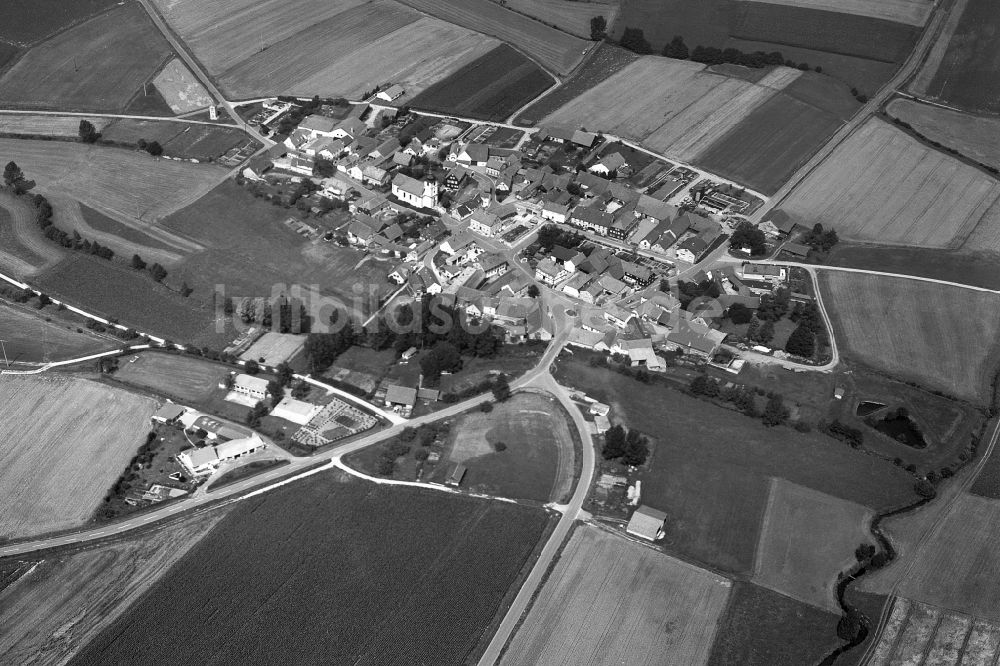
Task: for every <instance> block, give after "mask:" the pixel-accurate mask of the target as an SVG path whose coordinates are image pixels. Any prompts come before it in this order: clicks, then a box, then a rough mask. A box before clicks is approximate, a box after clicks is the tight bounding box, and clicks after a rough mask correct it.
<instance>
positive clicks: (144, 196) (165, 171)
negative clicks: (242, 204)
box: [0, 139, 228, 224]
mask: <svg viewBox="0 0 1000 666" xmlns="http://www.w3.org/2000/svg"><path fill="white" fill-rule="evenodd" d="M0 160H3V161H4V163H6V162H7V161H8V160H13V161H15V162H17V165H18V166H19V167H21V169H22V170H23V171H24V175H25V177H27V178H28V179H30V180H33V181H35V182H36V183H37V184H38V191H40V192H41V193H42V194H46V195H47V194H49V193H50V192H60V193H62V194H65V195H67V196H70V197H72V198H74V199H76V200H77V201H79V202H80V203H83V204H86V205H87V206H90V207H91V208H93V209H95V210H98V211H100V212H102V213H105V214H107V215H109V216H110V217H113V218H116V219H125V220H136V221H138V222H140V223H142V224H149V223H152V222H155V221H156V220H158V219H159V218H161V217H164V216H166V215H169V214H170V213H172V212H174V211H175V210H178V209H180V208H183V207H184V206H187V205H188V204H189V203H191V202H193V201H195V200H197V199H198V198H199V197H201V195H203V194H204V193H206V192H208V191H209V190H211V189H212V188H213V187H214V186H215V185H217V184H218V183H219V182H221V181H222V180H223V179H224V178H225V177H226V174H227V173H228V171H227V170H226V169H224V168H223V167H220V166H214V165H209V164H190V163H187V162H176V161H173V160H164V159H157V158H155V157H152V156H150V155H148V154H147V153H145V152H139V151H134V150H125V149H121V148H108V147H103V146H101V147H98V146H88V145H86V144H82V143H67V142H64V141H27V140H21V139H0Z"/></svg>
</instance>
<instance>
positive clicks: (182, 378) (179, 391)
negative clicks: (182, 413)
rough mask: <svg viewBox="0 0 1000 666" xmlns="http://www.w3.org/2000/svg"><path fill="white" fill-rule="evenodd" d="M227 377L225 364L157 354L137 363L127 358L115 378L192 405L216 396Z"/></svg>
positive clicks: (141, 355)
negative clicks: (186, 401)
mask: <svg viewBox="0 0 1000 666" xmlns="http://www.w3.org/2000/svg"><path fill="white" fill-rule="evenodd" d="M128 358H129V359H130V358H133V357H128ZM227 376H229V368H228V367H226V366H224V365H219V364H217V363H210V362H209V361H204V360H202V359H200V358H194V357H191V356H182V355H180V354H160V353H157V352H146V353H143V354H138V355H137V359H136V360H135V361H131V360H128V359H126V358H123V359H122V361H121V363H120V365H119V367H118V371H117V372H115V374H114V375H113V377H114V378H115V379H116V380H118V381H120V382H124V383H126V384H132V385H134V386H141V387H143V388H147V389H150V390H152V391H155V392H157V393H162V394H164V395H166V396H171V397H175V398H179V399H182V400H189V401H191V402H200V401H203V400H207V399H208V398H210V397H212V395H213V394H214V393H215V392H216V391H218V390H219V383H220V382H222V381H223V380H225V378H226V377H227Z"/></svg>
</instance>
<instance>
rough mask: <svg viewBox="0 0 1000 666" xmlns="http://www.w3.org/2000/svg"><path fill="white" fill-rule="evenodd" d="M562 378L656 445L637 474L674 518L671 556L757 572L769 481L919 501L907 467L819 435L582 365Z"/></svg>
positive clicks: (858, 498)
mask: <svg viewBox="0 0 1000 666" xmlns="http://www.w3.org/2000/svg"><path fill="white" fill-rule="evenodd" d="M557 378H558V379H559V380H560V383H562V384H564V385H567V386H572V387H574V388H580V389H582V390H584V391H586V392H587V393H588V394H589V395H591V396H592V397H594V398H597V399H598V400H601V401H602V402H605V403H607V404H610V405H611V407H612V418H613V419H615V420H620V421H622V422H624V423H625V424H626V425H627V426H628V427H630V428H637V429H639V430H640V431H642V432H643V433H645V434H647V435H649V436H650V437H652V438H653V439H654V448H653V452H652V456H651V459H650V461H649V462H647V465H646V467H645V468H644V469H643V470H641V472H640V473H639V474H638V478H640V479H641V480H642V494H643V500H642V501H643V503H644V504H648V505H650V506H652V507H654V508H658V509H661V510H664V511H666V512H667V513H668V518H667V537H666V548H667V550H669V551H671V552H676V553H679V554H681V555H683V556H686V557H690V558H694V559H696V560H698V561H700V562H704V563H706V564H709V565H712V566H716V567H719V568H721V569H724V570H726V571H732V572H736V573H748V572H749V571H750V570H751V569H752V567H753V562H754V554H755V548H756V544H757V535H758V532H759V530H760V526H761V520H762V518H763V515H764V510H765V507H766V502H767V496H768V483H769V477H772V476H776V477H780V478H783V479H787V480H789V481H791V482H793V483H796V484H798V485H801V486H806V487H809V488H813V489H815V490H819V491H821V492H824V493H827V494H829V495H833V496H834V497H839V498H841V499H846V500H850V501H852V502H856V503H858V504H861V505H864V506H867V507H869V508H873V509H884V508H888V507H895V506H899V505H902V504H905V503H908V502H910V501H912V499H914V497H915V495H914V493H913V490H912V485H913V483H912V478H911V477H910V476H909V475H908V474H906V473H905V472H903V471H902V470H900V469H898V468H897V467H895V466H894V465H892V464H891V463H889V462H886V461H882V460H879V459H876V458H873V457H872V456H870V455H867V454H865V453H864V452H861V451H856V450H853V449H851V448H849V447H848V446H846V445H844V444H842V443H841V442H838V441H836V440H834V439H831V438H828V437H826V436H824V435H821V434H819V433H816V432H811V433H799V432H796V431H795V430H792V429H791V428H787V427H777V428H766V427H765V426H764V425H763V424H761V423H760V421H758V420H756V419H750V418H748V417H746V416H744V415H742V414H739V413H737V412H734V411H731V410H729V409H726V408H723V407H720V406H717V405H715V404H712V403H710V402H707V401H703V400H699V399H697V398H693V397H690V396H688V395H686V394H684V393H682V392H681V391H679V390H676V389H673V388H670V387H668V386H665V385H663V384H661V383H658V382H657V383H653V384H642V383H640V382H638V381H636V380H632V379H629V378H627V377H624V376H622V375H619V374H617V373H614V372H612V371H610V370H604V369H600V368H592V367H590V366H588V365H585V364H584V363H582V362H580V361H575V360H560V361H559V368H558V371H557Z"/></svg>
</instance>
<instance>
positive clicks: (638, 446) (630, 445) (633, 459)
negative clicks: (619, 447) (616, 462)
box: [622, 430, 649, 467]
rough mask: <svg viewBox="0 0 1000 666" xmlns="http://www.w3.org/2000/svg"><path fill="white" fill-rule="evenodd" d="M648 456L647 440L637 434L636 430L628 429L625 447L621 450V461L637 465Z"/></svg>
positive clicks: (643, 461) (642, 462)
mask: <svg viewBox="0 0 1000 666" xmlns="http://www.w3.org/2000/svg"><path fill="white" fill-rule="evenodd" d="M648 457H649V442H648V441H647V440H646V438H645V437H643V436H642V435H640V434H639V431H638V430H629V431H628V435H627V436H626V437H625V447H624V451H623V452H622V462H623V463H625V464H626V465H629V466H633V467H638V466H639V465H642V464H644V463H645V462H646V458H648Z"/></svg>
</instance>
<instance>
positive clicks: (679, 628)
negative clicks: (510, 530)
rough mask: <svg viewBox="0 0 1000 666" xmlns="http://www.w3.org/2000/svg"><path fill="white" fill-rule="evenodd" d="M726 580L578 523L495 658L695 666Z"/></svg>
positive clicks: (705, 650)
mask: <svg viewBox="0 0 1000 666" xmlns="http://www.w3.org/2000/svg"><path fill="white" fill-rule="evenodd" d="M731 586H732V583H731V582H730V581H729V580H727V579H726V578H723V577H722V576H719V575H716V574H711V573H709V572H708V571H705V570H703V569H699V568H697V567H694V566H692V565H690V564H687V563H686V562H681V561H680V560H676V559H674V558H672V557H669V556H667V555H664V554H662V553H660V552H658V551H657V550H656V549H653V548H650V547H648V546H645V545H640V544H638V543H635V542H632V541H629V540H626V539H625V538H624V537H622V536H620V535H618V534H613V533H610V532H606V531H604V530H603V529H600V528H597V527H593V526H590V525H581V526H579V527H577V528H576V531H575V532H574V533H573V536H572V538H571V539H570V541H569V543H568V544H567V545H566V547H565V549H564V550H563V552H562V554H561V555H560V557H559V560H558V561H557V562H556V565H555V568H554V569H553V570H552V573H551V575H550V576H549V578H548V580H547V581H546V583H545V586H544V587H543V588H542V590H541V591H540V592H539V595H538V597H537V598H536V599H535V600H534V602H533V603H532V606H531V609H530V610H529V611H528V614H527V616H526V617H525V618H524V622H523V624H522V625H521V627H520V629H518V631H517V633H516V634H515V635H514V637H513V639H512V641H511V643H510V645H509V646H508V648H507V651H506V653H505V654H504V656H503V659H501V661H500V663H501V664H502V665H507V664H510V665H512V666H516V665H519V664H551V665H553V666H554V665H556V664H563V665H566V666H569V665H572V664H594V663H605V664H607V663H616V664H617V663H620V664H626V663H627V664H650V665H652V664H664V663H667V664H686V665H690V666H700V665H701V664H704V663H706V661H707V660H708V654H709V651H710V650H711V647H712V642H713V640H714V637H715V634H716V627H717V626H718V621H719V617H720V616H721V615H722V612H723V609H724V608H725V607H726V600H727V598H728V597H729V590H730V588H731Z"/></svg>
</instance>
